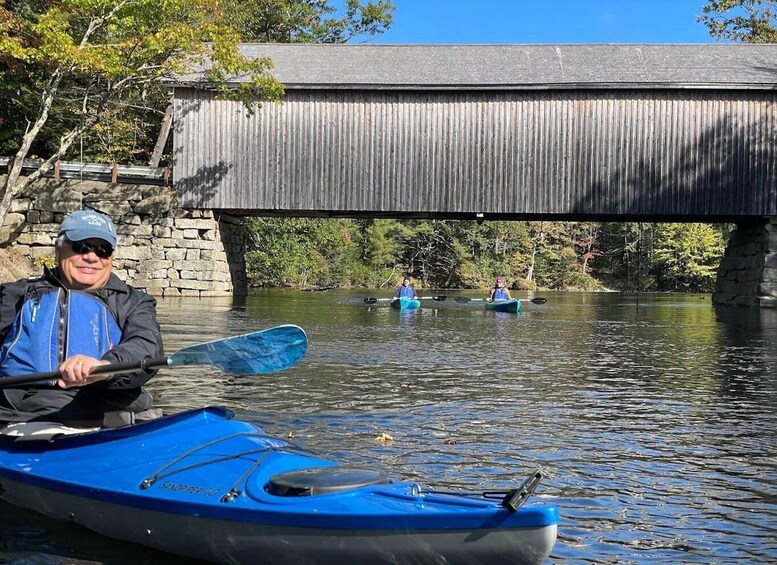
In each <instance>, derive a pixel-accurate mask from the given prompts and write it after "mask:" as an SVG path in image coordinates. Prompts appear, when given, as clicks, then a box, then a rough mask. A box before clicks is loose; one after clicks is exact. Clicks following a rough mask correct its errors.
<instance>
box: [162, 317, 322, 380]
mask: <svg viewBox="0 0 777 565" xmlns="http://www.w3.org/2000/svg"><path fill="white" fill-rule="evenodd" d="M307 348H308V338H307V336H306V335H305V332H304V331H303V330H302V328H300V327H298V326H293V325H285V326H277V327H275V328H270V329H267V330H263V331H260V332H253V333H249V334H243V335H238V336H234V337H227V338H224V339H218V340H216V341H209V342H207V343H200V344H198V345H192V346H191V347H184V348H183V349H181V350H179V351H176V352H175V353H174V354H173V355H172V356H170V357H169V358H168V365H169V366H179V365H214V366H216V367H218V368H219V369H221V370H222V371H227V372H229V373H241V374H245V375H255V374H261V373H273V372H275V371H282V370H283V369H288V368H289V367H292V366H293V365H295V364H296V363H297V362H298V361H299V360H300V359H302V357H303V356H304V355H305V351H306V350H307Z"/></svg>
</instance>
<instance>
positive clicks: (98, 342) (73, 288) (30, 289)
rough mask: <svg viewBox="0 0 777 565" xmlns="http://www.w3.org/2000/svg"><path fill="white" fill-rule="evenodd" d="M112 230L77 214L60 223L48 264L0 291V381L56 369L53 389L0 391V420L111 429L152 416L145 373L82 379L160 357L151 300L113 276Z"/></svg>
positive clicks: (99, 217) (87, 213)
mask: <svg viewBox="0 0 777 565" xmlns="http://www.w3.org/2000/svg"><path fill="white" fill-rule="evenodd" d="M115 248H116V228H115V226H114V225H113V222H112V221H111V220H110V219H109V218H108V217H106V216H104V215H103V214H100V213H98V212H94V211H92V210H78V211H76V212H73V213H72V214H70V215H69V216H68V217H67V218H65V220H64V221H63V222H62V225H61V226H60V228H59V233H58V235H57V239H56V241H55V243H54V252H55V258H56V263H57V267H56V268H55V269H53V270H49V269H47V268H44V271H43V276H40V277H34V278H30V279H23V280H20V281H16V282H14V283H8V284H4V285H2V286H0V344H1V345H0V385H1V384H2V377H7V376H16V375H24V374H29V373H38V372H49V371H54V370H57V371H59V372H60V377H59V379H58V380H57V381H56V383H53V384H52V383H40V384H35V385H26V386H20V387H13V388H11V387H9V388H4V389H0V422H24V421H36V420H37V421H57V422H62V423H65V424H68V425H71V426H119V425H126V424H130V423H134V422H135V421H136V420H142V419H149V418H152V417H157V416H158V415H160V412H159V411H158V410H156V409H153V399H152V398H151V395H150V394H149V393H148V392H147V391H146V390H145V389H144V388H143V385H144V384H145V383H146V382H147V381H148V380H149V379H150V378H151V377H152V376H153V375H154V372H155V371H154V372H148V373H146V372H142V371H140V372H137V373H130V374H117V375H110V374H102V375H96V376H92V375H90V374H89V372H90V371H91V370H92V368H94V367H96V366H98V365H105V364H108V363H124V362H136V361H137V362H139V361H141V360H143V359H144V358H146V357H159V356H161V355H163V351H162V336H161V333H160V330H159V324H158V322H157V319H156V300H154V298H152V297H151V296H149V295H147V294H146V293H144V292H141V291H139V290H137V289H134V288H132V287H130V286H129V285H127V284H126V283H124V282H123V281H121V280H120V279H119V278H118V277H117V276H116V275H115V274H113V273H112V272H111V271H112V267H113V259H112V255H113V251H114V249H115Z"/></svg>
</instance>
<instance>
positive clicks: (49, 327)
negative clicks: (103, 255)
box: [0, 288, 121, 377]
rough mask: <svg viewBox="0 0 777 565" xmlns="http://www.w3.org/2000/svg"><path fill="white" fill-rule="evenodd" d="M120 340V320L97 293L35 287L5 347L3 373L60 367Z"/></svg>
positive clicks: (0, 372)
mask: <svg viewBox="0 0 777 565" xmlns="http://www.w3.org/2000/svg"><path fill="white" fill-rule="evenodd" d="M120 340H121V329H120V328H119V325H118V323H117V322H116V319H115V318H114V316H113V314H112V313H111V312H110V311H109V310H108V307H107V306H106V304H105V303H104V302H103V301H102V300H100V299H99V298H98V297H96V296H94V295H93V294H90V293H88V292H83V291H78V290H66V289H63V288H43V289H33V290H32V291H31V292H30V293H29V296H28V297H27V298H26V299H25V301H24V303H23V304H22V307H21V309H20V310H19V312H18V313H17V314H16V317H15V318H14V321H13V324H11V327H10V328H9V329H8V333H7V334H6V336H5V339H4V340H3V344H2V346H1V347H0V377H8V376H13V375H23V374H25V373H38V372H49V371H56V369H57V367H58V366H59V364H60V363H61V362H62V361H64V360H65V359H67V358H68V357H71V356H73V355H75V354H77V353H80V354H82V355H88V356H89V357H94V358H95V359H100V358H101V357H102V356H103V355H105V353H107V352H108V350H110V349H112V348H113V346H114V345H117V344H118V343H119V341H120Z"/></svg>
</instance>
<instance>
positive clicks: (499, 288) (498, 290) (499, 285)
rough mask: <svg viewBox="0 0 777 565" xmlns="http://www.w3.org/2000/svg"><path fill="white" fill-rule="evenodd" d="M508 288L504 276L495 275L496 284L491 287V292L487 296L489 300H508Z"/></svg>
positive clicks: (509, 297)
mask: <svg viewBox="0 0 777 565" xmlns="http://www.w3.org/2000/svg"><path fill="white" fill-rule="evenodd" d="M511 298H512V296H510V290H509V289H508V288H507V287H506V286H505V278H504V277H501V276H500V277H496V285H495V286H494V287H493V288H492V289H491V294H490V295H489V297H488V300H489V301H492V302H493V301H494V300H510V299H511Z"/></svg>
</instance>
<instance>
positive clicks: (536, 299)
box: [455, 296, 548, 304]
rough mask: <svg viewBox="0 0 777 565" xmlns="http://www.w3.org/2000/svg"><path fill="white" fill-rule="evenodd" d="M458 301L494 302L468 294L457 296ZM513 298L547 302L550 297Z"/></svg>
mask: <svg viewBox="0 0 777 565" xmlns="http://www.w3.org/2000/svg"><path fill="white" fill-rule="evenodd" d="M455 300H456V302H459V303H466V302H493V301H492V300H489V299H488V298H469V297H468V296H457V297H456V299H455ZM512 300H518V301H519V302H533V303H534V304H545V303H546V302H547V301H548V299H547V298H540V297H537V298H513V299H512Z"/></svg>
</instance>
